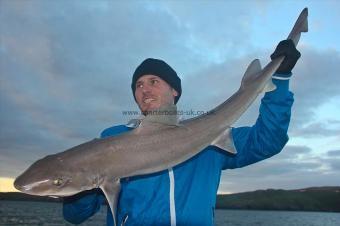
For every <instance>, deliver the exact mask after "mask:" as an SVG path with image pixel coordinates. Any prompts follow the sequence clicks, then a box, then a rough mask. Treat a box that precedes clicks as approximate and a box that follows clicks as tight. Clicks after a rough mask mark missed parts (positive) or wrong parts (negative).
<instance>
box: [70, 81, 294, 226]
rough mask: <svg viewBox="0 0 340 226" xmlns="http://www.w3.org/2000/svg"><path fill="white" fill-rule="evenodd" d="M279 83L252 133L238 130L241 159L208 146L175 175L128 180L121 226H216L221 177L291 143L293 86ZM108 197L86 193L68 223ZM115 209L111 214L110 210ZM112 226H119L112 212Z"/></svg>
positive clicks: (74, 202) (74, 203)
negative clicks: (215, 210) (215, 215)
mask: <svg viewBox="0 0 340 226" xmlns="http://www.w3.org/2000/svg"><path fill="white" fill-rule="evenodd" d="M273 82H274V83H275V84H276V85H277V89H276V90H275V91H272V92H268V93H266V94H265V96H264V97H263V98H262V100H261V106H260V114H259V117H258V119H257V121H256V123H255V125H253V126H252V127H239V128H233V129H232V136H233V140H234V145H235V147H236V150H237V154H235V155H232V154H226V153H225V152H222V151H221V150H219V149H218V148H216V147H213V146H208V147H207V148H205V149H204V150H203V151H202V152H200V153H199V154H198V155H196V156H194V157H193V158H191V159H189V160H187V161H186V162H184V163H181V164H179V165H177V166H175V167H173V168H172V169H170V170H164V171H162V172H159V173H155V174H151V175H145V176H136V177H130V178H124V179H122V181H121V183H122V190H121V193H120V198H119V203H118V208H117V211H118V212H117V217H118V225H121V222H122V221H123V220H124V219H125V221H126V224H125V225H148V226H151V225H155V226H161V225H171V226H172V225H187V226H188V225H195V226H199V225H205V226H206V225H213V224H214V223H213V220H214V219H213V218H214V208H215V203H216V193H217V189H218V186H219V182H220V176H221V171H222V170H225V169H234V168H239V167H244V166H247V165H249V164H253V163H255V162H258V161H261V160H263V159H266V158H269V157H271V156H273V155H275V154H277V153H279V152H280V151H281V150H282V148H283V147H284V145H285V144H286V142H287V141H288V136H287V130H288V125H289V121H290V112H291V106H292V104H293V94H292V93H291V92H290V91H288V81H287V80H285V81H284V80H276V79H273ZM130 129H131V128H129V127H127V126H124V125H121V126H114V127H111V128H108V129H106V130H104V131H103V132H102V134H101V137H107V136H114V135H117V134H120V133H124V132H126V131H129V130H130ZM103 202H105V197H104V196H103V194H102V193H101V191H99V190H93V191H90V192H85V193H81V194H79V195H77V196H75V197H73V198H72V199H71V200H69V201H65V202H64V205H63V213H64V218H65V219H66V220H67V221H69V222H71V223H74V224H79V223H81V222H83V221H84V220H86V219H87V218H88V217H90V216H92V215H93V214H94V213H96V212H97V211H98V210H99V208H100V207H101V206H102V205H101V204H102V203H103ZM108 209H109V208H108ZM107 225H113V219H112V215H111V212H110V211H108V214H107Z"/></svg>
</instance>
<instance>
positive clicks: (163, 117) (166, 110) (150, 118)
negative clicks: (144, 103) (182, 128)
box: [141, 104, 178, 125]
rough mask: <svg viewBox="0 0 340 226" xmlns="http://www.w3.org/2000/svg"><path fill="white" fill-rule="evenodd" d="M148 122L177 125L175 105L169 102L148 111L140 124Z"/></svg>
mask: <svg viewBox="0 0 340 226" xmlns="http://www.w3.org/2000/svg"><path fill="white" fill-rule="evenodd" d="M148 122H152V123H160V124H165V125H177V124H178V118H177V106H176V105H175V104H169V105H166V106H163V107H160V108H158V109H156V110H153V111H151V112H148V114H147V116H146V117H145V118H144V119H143V121H142V123H141V125H143V124H145V123H148Z"/></svg>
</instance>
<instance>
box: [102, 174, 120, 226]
mask: <svg viewBox="0 0 340 226" xmlns="http://www.w3.org/2000/svg"><path fill="white" fill-rule="evenodd" d="M100 188H101V189H102V191H103V192H104V194H105V197H106V200H107V202H108V203H109V206H110V209H111V213H112V216H113V223H114V225H115V226H117V223H118V222H117V218H116V209H117V204H118V197H119V192H120V180H119V179H112V180H105V181H104V183H103V184H102V185H101V186H100Z"/></svg>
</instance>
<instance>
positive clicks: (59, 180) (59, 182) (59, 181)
mask: <svg viewBox="0 0 340 226" xmlns="http://www.w3.org/2000/svg"><path fill="white" fill-rule="evenodd" d="M62 184H63V179H61V178H58V179H55V180H54V181H53V185H55V186H60V185H62Z"/></svg>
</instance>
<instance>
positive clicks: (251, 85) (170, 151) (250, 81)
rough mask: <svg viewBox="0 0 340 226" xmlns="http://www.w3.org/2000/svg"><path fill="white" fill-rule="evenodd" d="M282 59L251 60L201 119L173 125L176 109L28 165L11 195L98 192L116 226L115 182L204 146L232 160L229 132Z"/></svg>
mask: <svg viewBox="0 0 340 226" xmlns="http://www.w3.org/2000/svg"><path fill="white" fill-rule="evenodd" d="M307 16H308V9H307V8H305V9H303V11H302V12H301V14H300V16H299V17H298V19H297V21H296V23H295V25H294V26H293V29H292V31H291V32H290V34H289V35H288V38H287V39H291V40H293V42H294V44H295V45H297V44H298V42H299V39H300V36H301V33H302V32H307V31H308V20H307ZM283 60H284V56H282V57H279V58H276V59H274V60H272V61H270V62H269V63H268V64H267V65H266V66H265V67H264V68H262V67H261V64H260V61H259V60H258V59H255V60H253V61H252V62H251V63H250V65H249V66H248V68H247V69H246V72H245V73H244V76H243V78H242V81H241V85H240V87H239V89H238V90H237V91H236V92H235V93H234V94H233V95H232V96H231V97H229V98H228V99H227V100H226V101H224V102H223V103H221V104H220V105H218V106H217V107H215V108H214V109H212V110H211V111H209V112H207V113H206V114H203V115H200V116H197V117H194V118H191V119H187V120H183V121H179V120H178V119H177V108H176V105H173V104H172V105H168V106H164V107H162V108H160V109H157V110H155V112H152V113H150V114H148V115H147V116H146V117H145V118H144V119H143V120H141V122H140V124H139V126H138V127H137V128H135V129H133V130H131V131H128V132H126V133H123V134H121V135H118V136H113V137H107V138H103V139H94V140H91V141H88V142H86V143H83V144H80V145H78V146H75V147H72V148H70V149H68V150H66V151H63V152H60V153H56V154H52V155H48V156H46V157H44V158H42V159H39V160H37V161H36V162H34V163H33V164H32V165H31V166H30V167H29V168H28V169H27V170H26V171H24V172H23V173H22V174H21V175H20V176H18V177H17V178H16V180H15V182H14V186H15V188H16V189H18V190H20V191H22V192H24V193H27V194H31V195H39V196H54V197H55V196H56V197H64V196H71V195H74V194H76V193H79V192H81V191H85V190H91V189H94V188H100V189H101V190H102V191H103V193H104V194H105V196H106V199H107V201H108V203H109V207H110V209H111V211H112V216H113V218H114V219H113V220H114V224H115V225H117V219H116V214H115V213H116V208H117V202H118V197H119V192H120V180H121V179H122V178H125V177H132V176H137V175H145V174H150V173H155V172H158V171H162V170H165V169H169V168H171V167H174V166H176V165H178V164H180V163H182V162H184V161H186V160H188V159H190V158H191V157H193V156H195V155H197V154H198V153H199V152H200V151H202V150H203V149H204V148H205V147H207V146H209V145H213V146H216V147H218V148H220V149H221V150H224V151H225V152H228V153H232V154H236V153H237V150H236V148H235V146H234V143H233V139H232V135H231V126H232V124H233V123H235V122H236V121H237V120H238V119H239V118H240V116H241V115H242V114H243V113H244V112H245V111H246V110H247V108H248V107H249V106H250V105H251V104H252V103H253V102H254V100H255V99H256V98H257V96H259V94H260V93H263V92H269V91H273V90H274V89H275V88H276V87H275V85H274V84H273V83H272V79H271V77H272V75H273V74H274V72H275V71H276V70H277V68H278V67H279V66H280V64H281V63H282V61H283Z"/></svg>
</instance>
